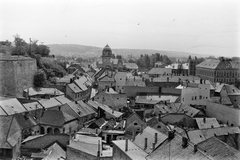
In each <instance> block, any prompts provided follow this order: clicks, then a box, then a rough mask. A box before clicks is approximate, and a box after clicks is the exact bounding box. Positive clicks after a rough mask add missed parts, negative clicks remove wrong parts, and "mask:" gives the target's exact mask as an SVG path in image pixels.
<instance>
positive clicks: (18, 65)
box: [0, 56, 37, 97]
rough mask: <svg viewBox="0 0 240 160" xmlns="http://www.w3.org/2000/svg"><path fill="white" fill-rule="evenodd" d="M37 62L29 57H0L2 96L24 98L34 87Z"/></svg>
mask: <svg viewBox="0 0 240 160" xmlns="http://www.w3.org/2000/svg"><path fill="white" fill-rule="evenodd" d="M36 71H37V65H36V60H35V59H32V58H29V57H17V56H11V57H4V56H2V57H0V96H14V97H22V94H23V90H24V89H27V88H30V87H32V86H33V76H34V74H35V73H36Z"/></svg>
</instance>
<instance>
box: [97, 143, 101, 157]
mask: <svg viewBox="0 0 240 160" xmlns="http://www.w3.org/2000/svg"><path fill="white" fill-rule="evenodd" d="M97 157H100V140H98V151H97Z"/></svg>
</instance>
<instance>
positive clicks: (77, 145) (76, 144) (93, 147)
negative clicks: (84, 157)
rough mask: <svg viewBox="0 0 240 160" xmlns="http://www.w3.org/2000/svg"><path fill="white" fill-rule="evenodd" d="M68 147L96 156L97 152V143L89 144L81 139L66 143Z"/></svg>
mask: <svg viewBox="0 0 240 160" xmlns="http://www.w3.org/2000/svg"><path fill="white" fill-rule="evenodd" d="M68 147H70V148H73V149H75V150H79V151H81V152H84V153H87V154H90V155H92V156H95V157H97V152H98V145H97V144H89V143H86V142H81V141H70V144H69V145H68Z"/></svg>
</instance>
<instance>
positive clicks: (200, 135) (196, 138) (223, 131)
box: [187, 127, 240, 144]
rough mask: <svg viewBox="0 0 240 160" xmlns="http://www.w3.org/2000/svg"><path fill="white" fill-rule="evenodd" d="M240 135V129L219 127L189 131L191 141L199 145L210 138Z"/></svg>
mask: <svg viewBox="0 0 240 160" xmlns="http://www.w3.org/2000/svg"><path fill="white" fill-rule="evenodd" d="M235 133H238V134H239V133H240V129H239V128H238V127H219V128H209V129H201V130H192V131H188V132H187V134H188V137H189V140H190V141H191V142H192V143H194V144H198V143H200V142H202V141H204V140H206V139H208V138H211V137H214V136H222V135H227V134H235Z"/></svg>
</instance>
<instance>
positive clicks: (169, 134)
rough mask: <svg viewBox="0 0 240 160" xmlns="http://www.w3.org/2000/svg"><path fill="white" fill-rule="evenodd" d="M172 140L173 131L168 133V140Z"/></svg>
mask: <svg viewBox="0 0 240 160" xmlns="http://www.w3.org/2000/svg"><path fill="white" fill-rule="evenodd" d="M173 138H174V131H168V140H171V139H173Z"/></svg>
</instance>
